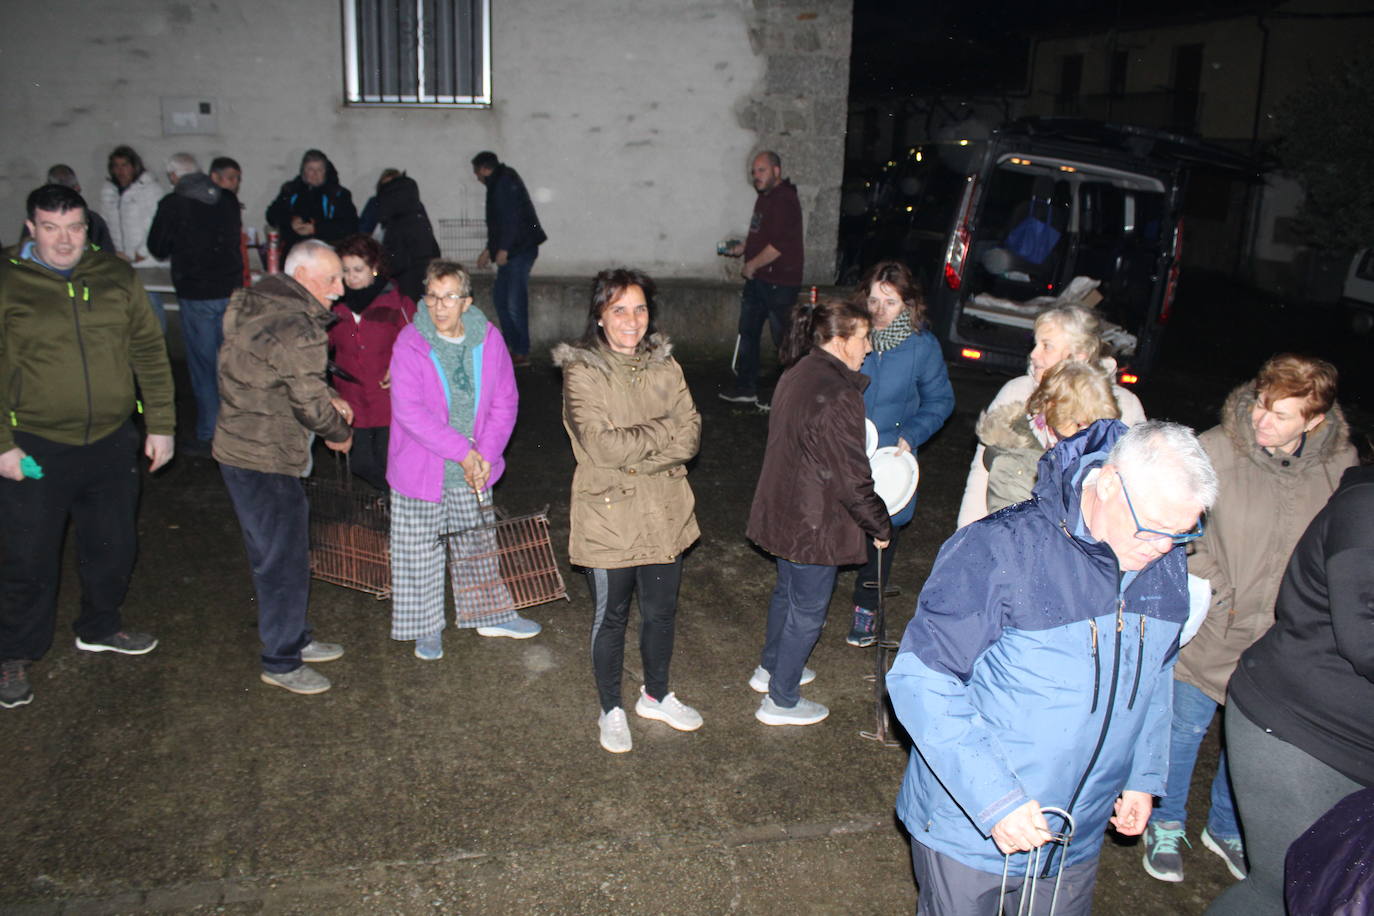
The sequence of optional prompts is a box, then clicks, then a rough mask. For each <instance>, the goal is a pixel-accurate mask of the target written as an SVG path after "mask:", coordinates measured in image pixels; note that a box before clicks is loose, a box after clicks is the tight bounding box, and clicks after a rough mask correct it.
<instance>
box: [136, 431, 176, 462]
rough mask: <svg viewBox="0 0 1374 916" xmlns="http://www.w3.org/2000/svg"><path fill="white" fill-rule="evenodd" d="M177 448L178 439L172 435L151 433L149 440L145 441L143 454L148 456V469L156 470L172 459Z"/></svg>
mask: <svg viewBox="0 0 1374 916" xmlns="http://www.w3.org/2000/svg"><path fill="white" fill-rule="evenodd" d="M176 450H177V440H176V439H175V438H173V437H172V436H159V435H156V434H155V433H149V434H148V439H147V441H146V442H144V443H143V454H144V455H146V456H147V457H148V470H149V471H156V470H157V469H158V468H160V467H162V466H163V465H164V464H166V463H167V462H169V461H171V460H172V455H174V454H176Z"/></svg>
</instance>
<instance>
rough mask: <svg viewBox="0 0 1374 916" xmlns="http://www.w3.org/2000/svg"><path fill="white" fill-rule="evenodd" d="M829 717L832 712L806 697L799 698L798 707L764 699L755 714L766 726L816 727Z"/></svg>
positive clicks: (767, 698) (768, 698)
mask: <svg viewBox="0 0 1374 916" xmlns="http://www.w3.org/2000/svg"><path fill="white" fill-rule="evenodd" d="M828 715H830V710H828V709H826V708H825V707H824V706H822V705H821V704H820V703H813V702H812V701H811V700H808V699H806V698H805V697H799V698H798V699H797V705H796V706H779V705H777V704H776V703H774V702H773V698H772V697H764V698H763V702H762V703H760V704H759V708H758V709H757V710H755V712H754V718H755V719H758V720H759V721H760V722H762V723H763V724H764V725H815V724H816V723H817V722H820V721H821V720H822V719H824V718H825V717H826V716H828Z"/></svg>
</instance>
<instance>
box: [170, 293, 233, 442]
mask: <svg viewBox="0 0 1374 916" xmlns="http://www.w3.org/2000/svg"><path fill="white" fill-rule="evenodd" d="M228 307H229V300H228V299H182V300H181V336H182V339H183V340H184V341H185V342H186V368H187V369H188V370H189V371H190V373H191V391H192V392H193V393H194V394H195V396H196V438H197V439H200V440H201V441H202V442H209V441H210V440H211V439H213V438H214V436H215V418H216V417H218V416H219V348H220V345H221V344H223V343H224V310H225V309H226V308H228Z"/></svg>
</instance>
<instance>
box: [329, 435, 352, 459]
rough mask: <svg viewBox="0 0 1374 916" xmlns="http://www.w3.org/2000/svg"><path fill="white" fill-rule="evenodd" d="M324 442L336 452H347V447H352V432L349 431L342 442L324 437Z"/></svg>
mask: <svg viewBox="0 0 1374 916" xmlns="http://www.w3.org/2000/svg"><path fill="white" fill-rule="evenodd" d="M324 444H325V445H327V446H329V447H330V448H331V449H333V450H334V451H336V452H343V453H344V454H348V451H349V449H351V448H353V434H352V433H349V434H348V438H347V439H345V440H344V441H342V442H330V441H329V440H328V439H326V440H324Z"/></svg>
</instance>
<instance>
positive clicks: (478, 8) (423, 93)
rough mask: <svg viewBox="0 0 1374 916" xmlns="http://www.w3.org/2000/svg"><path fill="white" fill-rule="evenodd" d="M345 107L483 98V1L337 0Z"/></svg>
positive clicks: (486, 45) (447, 104)
mask: <svg viewBox="0 0 1374 916" xmlns="http://www.w3.org/2000/svg"><path fill="white" fill-rule="evenodd" d="M343 7H344V9H343V23H344V53H345V55H346V60H345V80H346V83H347V86H346V93H347V102H348V104H350V105H420V106H427V107H438V108H482V107H486V106H488V105H490V104H491V0H343Z"/></svg>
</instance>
